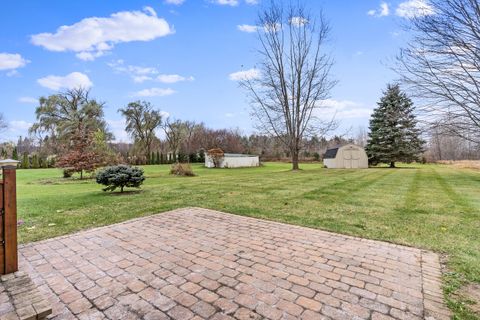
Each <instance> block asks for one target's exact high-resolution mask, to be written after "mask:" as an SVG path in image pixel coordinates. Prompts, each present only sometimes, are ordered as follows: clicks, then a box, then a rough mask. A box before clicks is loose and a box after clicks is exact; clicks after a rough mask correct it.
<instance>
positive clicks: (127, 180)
mask: <svg viewBox="0 0 480 320" xmlns="http://www.w3.org/2000/svg"><path fill="white" fill-rule="evenodd" d="M143 181H145V177H144V175H143V169H141V168H138V167H131V166H127V165H118V166H112V167H106V168H105V169H103V170H101V171H100V172H98V174H97V183H99V184H103V185H104V186H106V188H104V189H103V191H115V189H117V188H120V192H123V188H125V187H128V188H140V185H141V184H142V183H143Z"/></svg>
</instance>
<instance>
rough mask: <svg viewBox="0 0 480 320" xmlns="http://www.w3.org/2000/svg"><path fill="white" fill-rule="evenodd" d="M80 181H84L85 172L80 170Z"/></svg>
mask: <svg viewBox="0 0 480 320" xmlns="http://www.w3.org/2000/svg"><path fill="white" fill-rule="evenodd" d="M80 180H83V170H80Z"/></svg>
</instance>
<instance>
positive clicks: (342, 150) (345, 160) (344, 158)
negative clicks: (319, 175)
mask: <svg viewBox="0 0 480 320" xmlns="http://www.w3.org/2000/svg"><path fill="white" fill-rule="evenodd" d="M323 165H324V166H325V167H326V168H332V169H335V168H337V169H363V168H368V157H367V153H366V152H365V149H363V148H362V147H360V146H357V145H355V144H351V143H350V144H347V145H344V146H338V147H335V148H330V149H327V152H325V155H324V156H323Z"/></svg>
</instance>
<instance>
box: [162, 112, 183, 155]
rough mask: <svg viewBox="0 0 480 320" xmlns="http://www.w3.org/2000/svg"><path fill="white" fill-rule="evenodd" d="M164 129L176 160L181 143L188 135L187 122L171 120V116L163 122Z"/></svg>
mask: <svg viewBox="0 0 480 320" xmlns="http://www.w3.org/2000/svg"><path fill="white" fill-rule="evenodd" d="M163 130H164V131H165V136H166V138H167V143H168V147H169V148H170V152H172V158H173V161H174V162H176V161H177V160H178V159H177V154H178V151H179V149H180V145H181V144H182V142H183V141H184V140H185V137H186V129H185V123H184V122H182V121H181V120H170V118H167V119H166V120H165V122H164V123H163Z"/></svg>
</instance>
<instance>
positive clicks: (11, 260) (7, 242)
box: [3, 166, 18, 274]
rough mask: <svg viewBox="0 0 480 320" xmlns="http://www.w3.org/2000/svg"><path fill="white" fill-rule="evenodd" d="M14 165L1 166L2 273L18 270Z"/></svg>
mask: <svg viewBox="0 0 480 320" xmlns="http://www.w3.org/2000/svg"><path fill="white" fill-rule="evenodd" d="M16 176H17V174H16V166H4V167H3V241H4V244H3V246H4V255H5V260H4V263H5V270H4V272H3V273H4V274H9V273H12V272H15V271H18V251H17V250H18V245H17V177H16Z"/></svg>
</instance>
